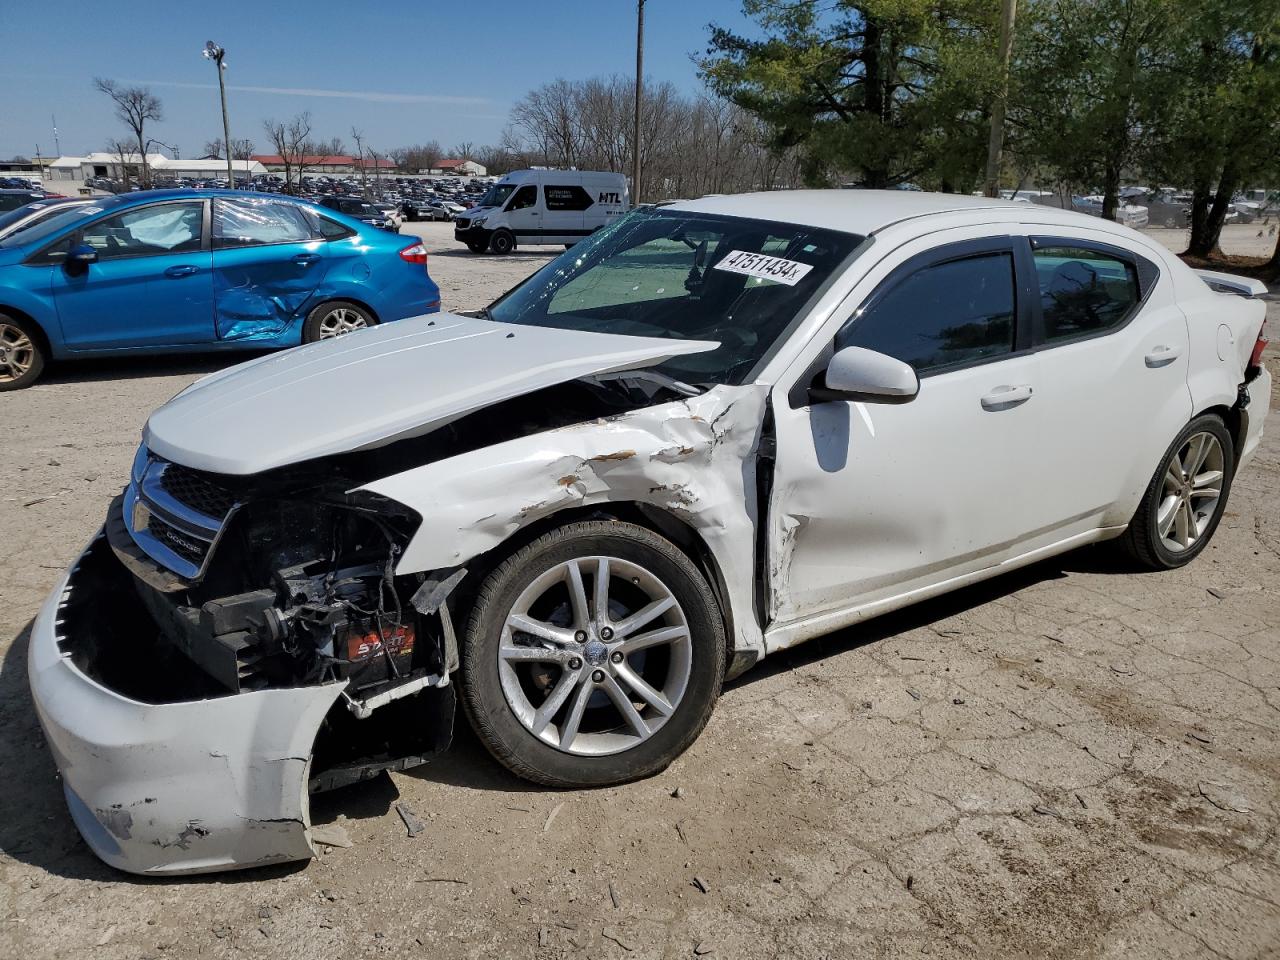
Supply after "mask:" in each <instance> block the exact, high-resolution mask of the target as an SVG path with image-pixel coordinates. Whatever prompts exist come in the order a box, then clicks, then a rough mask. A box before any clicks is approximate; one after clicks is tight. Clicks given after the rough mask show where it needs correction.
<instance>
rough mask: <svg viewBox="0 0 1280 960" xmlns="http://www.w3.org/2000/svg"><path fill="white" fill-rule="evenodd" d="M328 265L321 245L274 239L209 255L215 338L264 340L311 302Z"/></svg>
mask: <svg viewBox="0 0 1280 960" xmlns="http://www.w3.org/2000/svg"><path fill="white" fill-rule="evenodd" d="M328 268H329V263H328V254H327V250H326V246H325V243H324V242H323V241H320V240H310V241H307V242H305V243H279V244H268V245H264V246H252V247H244V248H241V249H223V250H215V251H214V253H213V294H214V303H215V307H216V310H217V328H218V339H219V340H269V339H272V338H275V337H277V336H279V335H280V334H281V333H283V332H284V331H285V329H286V328H287V327H288V326H289V325H290V324H291V323H293V322H294V321H296V320H297V319H298V318H299V317H301V316H302V315H303V314H305V313H306V311H307V309H308V308H309V307H310V306H311V305H312V304H313V303H314V302H315V300H314V297H315V295H316V293H317V288H319V287H320V286H321V284H322V283H323V282H324V278H325V273H326V272H327V270H328Z"/></svg>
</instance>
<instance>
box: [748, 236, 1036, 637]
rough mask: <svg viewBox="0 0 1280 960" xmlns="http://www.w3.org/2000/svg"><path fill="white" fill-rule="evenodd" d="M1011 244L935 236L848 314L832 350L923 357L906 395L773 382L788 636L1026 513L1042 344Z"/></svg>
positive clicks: (992, 536) (962, 564) (901, 587)
mask: <svg viewBox="0 0 1280 960" xmlns="http://www.w3.org/2000/svg"><path fill="white" fill-rule="evenodd" d="M1016 256H1017V252H1016V247H1015V240H1014V239H1013V238H1002V239H996V240H979V241H971V242H966V243H956V244H951V245H947V246H942V247H935V248H933V249H931V250H926V251H924V252H922V253H920V254H918V255H915V256H913V257H911V258H909V259H907V260H905V261H904V262H903V263H902V265H901V266H900V267H898V268H897V269H896V270H895V271H894V272H892V273H890V274H889V275H888V277H887V278H886V279H885V280H884V282H882V283H881V284H880V285H879V286H878V287H877V288H876V290H875V292H874V293H872V294H871V296H870V297H869V298H868V299H867V300H866V302H865V303H864V304H862V305H861V306H860V308H859V309H857V310H854V311H853V312H852V313H851V315H850V317H849V319H848V320H847V322H845V323H844V324H843V326H841V328H840V329H839V332H838V333H837V335H836V337H835V341H834V343H832V344H830V348H831V350H838V349H840V348H842V347H845V346H860V347H865V348H868V349H872V350H877V351H879V352H881V353H885V354H888V355H890V356H893V357H896V358H898V359H900V360H903V361H905V362H907V363H909V364H911V366H912V367H914V368H915V370H916V372H917V375H918V376H919V377H920V391H919V394H918V395H917V396H916V397H915V398H914V399H912V400H910V401H909V402H906V403H898V404H891V403H871V402H865V403H864V402H853V401H845V400H837V401H830V400H825V401H823V400H818V399H813V398H811V397H810V395H809V394H808V392H807V390H805V389H804V388H805V386H806V385H805V384H804V383H798V384H796V387H798V388H799V389H800V393H799V394H797V392H796V390H795V389H791V390H790V391H789V393H788V392H783V391H782V390H781V389H780V390H778V391H775V398H774V417H775V424H776V436H777V451H776V458H777V460H776V468H775V474H774V485H773V492H772V502H771V505H770V510H769V518H770V534H769V538H768V541H769V544H770V557H769V567H768V569H769V571H770V579H771V589H770V594H771V597H770V599H771V603H770V619H771V620H772V621H773V623H774V625H775V626H782V627H786V626H788V625H791V626H792V628H793V629H792V630H791V631H790V635H791V637H792V639H793V640H794V639H803V636H804V635H809V633H817V632H823V630H822V628H821V623H822V621H823V620H824V619H826V618H829V617H830V616H833V615H836V614H839V613H841V612H842V611H849V610H850V609H851V608H855V607H868V608H870V607H872V606H874V605H875V604H876V603H878V602H881V601H885V602H889V601H892V600H894V599H895V598H899V597H901V596H903V595H908V594H911V593H913V592H916V591H920V590H924V589H927V588H929V587H930V586H935V585H937V584H939V583H941V582H944V581H946V580H948V579H951V578H954V577H957V576H963V575H965V574H966V573H970V572H973V571H975V570H980V569H982V568H984V567H988V566H991V565H994V564H996V563H998V562H1000V560H1001V559H1002V558H1004V557H1005V556H1007V555H1008V554H1009V552H1010V550H1011V549H1012V548H1013V546H1014V545H1015V544H1016V543H1017V542H1018V541H1019V539H1020V538H1021V537H1022V536H1023V535H1024V534H1025V532H1026V530H1027V529H1028V524H1029V523H1030V522H1032V520H1031V518H1032V517H1033V516H1034V513H1035V498H1036V494H1035V492H1034V491H1032V490H1028V489H1027V487H1026V484H1025V482H1024V475H1023V474H1024V471H1023V470H1022V466H1021V464H1022V462H1023V458H1025V457H1026V456H1027V455H1028V453H1029V450H1030V449H1031V447H1032V444H1033V442H1034V440H1035V438H1036V435H1037V421H1036V416H1037V413H1036V397H1035V393H1036V389H1037V387H1036V384H1037V380H1038V358H1037V357H1036V355H1035V354H1034V353H1033V352H1030V350H1029V346H1030V344H1029V342H1028V336H1029V327H1030V324H1029V314H1030V303H1029V300H1030V297H1029V295H1028V293H1027V292H1026V291H1025V290H1024V291H1022V292H1021V295H1019V290H1018V282H1017V273H1016V271H1015V267H1014V263H1015V259H1016ZM805 376H806V377H810V378H811V373H810V370H809V369H806V374H805ZM818 396H820V395H818ZM808 620H811V621H813V624H814V629H813V630H812V631H806V630H805V629H804V623H803V622H804V621H808ZM783 633H784V634H786V633H788V631H783ZM797 633H798V634H800V635H799V636H797ZM786 642H789V641H786Z"/></svg>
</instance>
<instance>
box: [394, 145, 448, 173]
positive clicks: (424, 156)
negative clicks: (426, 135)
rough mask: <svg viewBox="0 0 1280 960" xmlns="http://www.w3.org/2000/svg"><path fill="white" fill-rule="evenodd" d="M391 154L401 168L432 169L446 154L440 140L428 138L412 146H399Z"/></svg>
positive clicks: (412, 169)
mask: <svg viewBox="0 0 1280 960" xmlns="http://www.w3.org/2000/svg"><path fill="white" fill-rule="evenodd" d="M389 156H390V157H391V159H392V160H394V161H395V163H396V166H398V167H399V168H400V169H401V170H407V171H410V172H413V171H417V170H430V169H432V168H433V167H434V166H435V165H436V164H437V163H439V162H440V159H441V158H442V157H443V156H444V148H443V147H441V146H440V141H438V140H428V141H427V142H426V143H416V144H414V145H413V146H410V147H397V148H396V149H394V150H392V151H391V152H390V154H389Z"/></svg>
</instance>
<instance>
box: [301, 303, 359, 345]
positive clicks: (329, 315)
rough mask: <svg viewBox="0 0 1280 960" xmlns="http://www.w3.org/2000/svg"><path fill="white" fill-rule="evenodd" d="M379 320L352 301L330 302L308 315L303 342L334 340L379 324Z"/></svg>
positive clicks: (303, 331)
mask: <svg viewBox="0 0 1280 960" xmlns="http://www.w3.org/2000/svg"><path fill="white" fill-rule="evenodd" d="M377 322H378V320H377V318H376V317H374V315H373V314H371V313H370V312H369V311H368V310H366V309H365V308H364V307H362V306H360V305H359V304H355V303H352V302H351V301H350V300H330V301H328V302H327V303H322V304H320V305H319V306H317V307H316V308H315V309H313V310H312V311H311V313H310V314H308V315H307V322H306V324H305V325H304V326H303V328H302V342H303V343H315V342H316V341H317V340H332V339H333V338H334V337H342V336H346V335H347V334H348V333H352V332H354V331H356V330H363V329H365V328H367V327H372V326H375V325H376V324H377Z"/></svg>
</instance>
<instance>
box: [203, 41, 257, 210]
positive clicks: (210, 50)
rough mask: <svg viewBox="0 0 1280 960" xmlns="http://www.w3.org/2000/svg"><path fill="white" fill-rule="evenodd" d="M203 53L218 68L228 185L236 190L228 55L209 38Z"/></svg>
mask: <svg viewBox="0 0 1280 960" xmlns="http://www.w3.org/2000/svg"><path fill="white" fill-rule="evenodd" d="M203 54H204V58H205V59H206V60H212V61H213V62H214V64H215V65H216V66H217V69H218V96H219V97H221V98H222V143H223V145H224V146H225V147H226V151H227V186H228V187H229V188H231V189H232V190H234V189H235V188H236V171H235V168H234V167H232V165H231V152H232V147H231V123H230V122H229V121H228V120H227V85H226V82H225V81H224V80H223V78H222V74H223V71H225V70H226V69H227V65H226V63H225V62H224V60H223V58H224V57H226V55H227V51H226V50H224V49H223V48H222V47H220V46H218V45H217V44H216V43H214V42H213V41H212V40H207V41H205V45H204V51H203ZM246 169H247V167H246Z"/></svg>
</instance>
